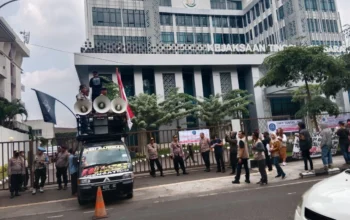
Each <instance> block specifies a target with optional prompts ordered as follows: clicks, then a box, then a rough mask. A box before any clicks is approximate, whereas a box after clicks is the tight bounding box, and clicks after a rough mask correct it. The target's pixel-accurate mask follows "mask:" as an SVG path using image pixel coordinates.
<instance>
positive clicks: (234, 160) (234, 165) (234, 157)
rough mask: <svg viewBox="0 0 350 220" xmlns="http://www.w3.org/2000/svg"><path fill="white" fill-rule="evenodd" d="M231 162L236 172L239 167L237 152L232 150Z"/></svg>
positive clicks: (233, 170)
mask: <svg viewBox="0 0 350 220" xmlns="http://www.w3.org/2000/svg"><path fill="white" fill-rule="evenodd" d="M230 164H231V168H232V173H235V172H236V167H237V152H230Z"/></svg>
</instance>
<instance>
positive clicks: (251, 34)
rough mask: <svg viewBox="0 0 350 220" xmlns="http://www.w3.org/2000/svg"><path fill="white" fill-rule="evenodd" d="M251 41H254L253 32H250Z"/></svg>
mask: <svg viewBox="0 0 350 220" xmlns="http://www.w3.org/2000/svg"><path fill="white" fill-rule="evenodd" d="M249 35H250V39H251V40H253V30H250V31H249Z"/></svg>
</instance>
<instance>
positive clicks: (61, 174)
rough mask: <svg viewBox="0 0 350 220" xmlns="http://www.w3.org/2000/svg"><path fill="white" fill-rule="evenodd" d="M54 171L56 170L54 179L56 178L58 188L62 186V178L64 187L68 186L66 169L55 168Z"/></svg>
mask: <svg viewBox="0 0 350 220" xmlns="http://www.w3.org/2000/svg"><path fill="white" fill-rule="evenodd" d="M56 169H57V171H56V177H57V183H58V186H62V179H61V177H63V183H64V186H67V184H68V176H67V167H56Z"/></svg>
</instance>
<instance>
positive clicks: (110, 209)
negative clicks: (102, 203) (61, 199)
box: [83, 208, 113, 214]
mask: <svg viewBox="0 0 350 220" xmlns="http://www.w3.org/2000/svg"><path fill="white" fill-rule="evenodd" d="M112 209H113V208H108V209H106V211H108V210H112ZM93 212H95V210H91V211H87V212H83V213H84V214H88V213H93Z"/></svg>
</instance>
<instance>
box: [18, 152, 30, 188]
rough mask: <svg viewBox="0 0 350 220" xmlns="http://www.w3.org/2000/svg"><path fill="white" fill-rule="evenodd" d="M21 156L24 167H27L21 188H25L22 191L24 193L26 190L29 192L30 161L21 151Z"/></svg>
mask: <svg viewBox="0 0 350 220" xmlns="http://www.w3.org/2000/svg"><path fill="white" fill-rule="evenodd" d="M19 156H20V157H21V159H22V160H23V163H24V167H25V169H24V172H23V175H22V184H21V187H23V188H22V190H23V191H24V190H27V186H28V180H29V172H28V160H27V159H26V158H25V155H24V151H20V152H19Z"/></svg>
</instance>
